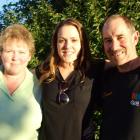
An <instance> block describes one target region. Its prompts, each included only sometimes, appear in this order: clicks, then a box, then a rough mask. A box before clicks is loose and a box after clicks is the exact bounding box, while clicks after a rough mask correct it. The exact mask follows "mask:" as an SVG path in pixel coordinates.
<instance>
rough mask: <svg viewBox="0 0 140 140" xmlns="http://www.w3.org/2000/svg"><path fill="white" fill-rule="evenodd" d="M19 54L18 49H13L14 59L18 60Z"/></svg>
mask: <svg viewBox="0 0 140 140" xmlns="http://www.w3.org/2000/svg"><path fill="white" fill-rule="evenodd" d="M18 56H19V53H18V52H17V51H13V53H12V59H13V60H16V59H17V58H18Z"/></svg>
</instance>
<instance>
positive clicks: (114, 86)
mask: <svg viewBox="0 0 140 140" xmlns="http://www.w3.org/2000/svg"><path fill="white" fill-rule="evenodd" d="M135 61H137V60H135ZM103 82H104V86H103V91H102V95H101V98H102V101H101V103H102V105H103V121H102V125H101V135H100V140H140V67H137V68H136V69H135V70H132V71H129V72H123V73H120V72H119V71H118V70H117V68H112V69H110V70H108V71H106V72H105V77H104V81H103Z"/></svg>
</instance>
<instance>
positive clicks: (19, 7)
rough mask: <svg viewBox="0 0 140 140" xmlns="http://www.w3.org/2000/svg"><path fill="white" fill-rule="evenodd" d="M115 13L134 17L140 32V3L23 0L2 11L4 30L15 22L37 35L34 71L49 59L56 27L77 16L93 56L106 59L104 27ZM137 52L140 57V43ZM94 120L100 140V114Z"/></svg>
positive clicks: (0, 18) (122, 0)
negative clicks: (102, 31)
mask: <svg viewBox="0 0 140 140" xmlns="http://www.w3.org/2000/svg"><path fill="white" fill-rule="evenodd" d="M115 13H118V14H122V15H126V16H128V17H129V18H131V19H132V20H133V21H134V24H135V26H136V29H137V30H138V31H140V1H139V0H135V1H133V0H100V1H98V0H19V2H15V3H9V4H7V5H4V6H3V12H0V30H3V28H5V27H7V26H8V25H10V24H13V23H22V24H24V25H25V26H26V27H27V28H28V29H29V30H30V31H31V32H32V33H33V36H34V38H35V43H36V54H35V56H34V57H33V58H32V60H31V62H30V64H29V67H30V68H34V67H35V66H36V65H38V64H39V63H41V62H42V61H43V60H44V59H45V58H46V57H47V56H48V54H49V51H50V43H51V36H52V34H53V31H54V28H55V26H56V24H57V23H58V22H60V21H61V20H63V19H65V18H69V17H73V18H76V19H78V20H79V21H81V22H82V24H83V25H84V26H85V28H86V30H87V34H88V37H89V43H90V48H91V53H92V56H93V57H95V58H105V56H104V53H103V50H102V41H101V35H100V27H101V25H102V23H103V21H104V19H105V18H106V17H107V16H109V15H111V14H115ZM137 51H138V54H139V55H140V43H139V44H138V45H137ZM94 117H95V118H96V119H97V121H96V122H97V129H96V135H95V137H96V140H98V133H99V131H98V130H99V128H100V125H99V123H100V112H96V113H95V114H94Z"/></svg>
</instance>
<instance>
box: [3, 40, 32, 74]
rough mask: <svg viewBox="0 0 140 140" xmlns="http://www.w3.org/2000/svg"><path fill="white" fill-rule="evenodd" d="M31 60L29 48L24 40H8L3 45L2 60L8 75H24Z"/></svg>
mask: <svg viewBox="0 0 140 140" xmlns="http://www.w3.org/2000/svg"><path fill="white" fill-rule="evenodd" d="M30 59H31V56H30V52H29V48H28V46H27V44H26V43H25V42H24V41H23V40H17V39H8V40H7V41H6V42H5V43H4V44H3V50H2V52H1V60H2V63H3V65H4V72H5V73H6V74H10V75H16V74H20V73H22V72H23V71H24V70H25V68H26V67H27V65H28V62H29V61H30Z"/></svg>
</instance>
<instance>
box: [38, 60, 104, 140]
mask: <svg viewBox="0 0 140 140" xmlns="http://www.w3.org/2000/svg"><path fill="white" fill-rule="evenodd" d="M90 66H91V67H90V69H89V71H88V72H87V73H86V78H85V80H84V82H83V83H80V73H79V72H78V71H74V72H73V73H72V74H71V75H70V76H69V77H68V79H67V82H68V83H69V84H68V90H67V91H66V94H67V95H68V96H69V98H70V101H69V103H67V104H58V103H57V102H56V97H57V95H58V93H59V86H58V85H59V83H60V82H61V81H63V78H62V76H61V74H60V72H59V70H57V71H56V78H55V80H54V81H52V82H51V83H45V82H44V83H43V84H42V86H43V94H42V96H43V97H42V109H43V110H42V111H43V121H42V125H41V128H40V133H39V139H40V140H81V132H82V121H83V117H84V114H85V111H86V109H87V106H88V104H89V100H90V97H91V91H92V84H93V81H94V75H95V74H97V72H100V70H102V68H103V63H100V64H97V63H96V64H93V65H90Z"/></svg>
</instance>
